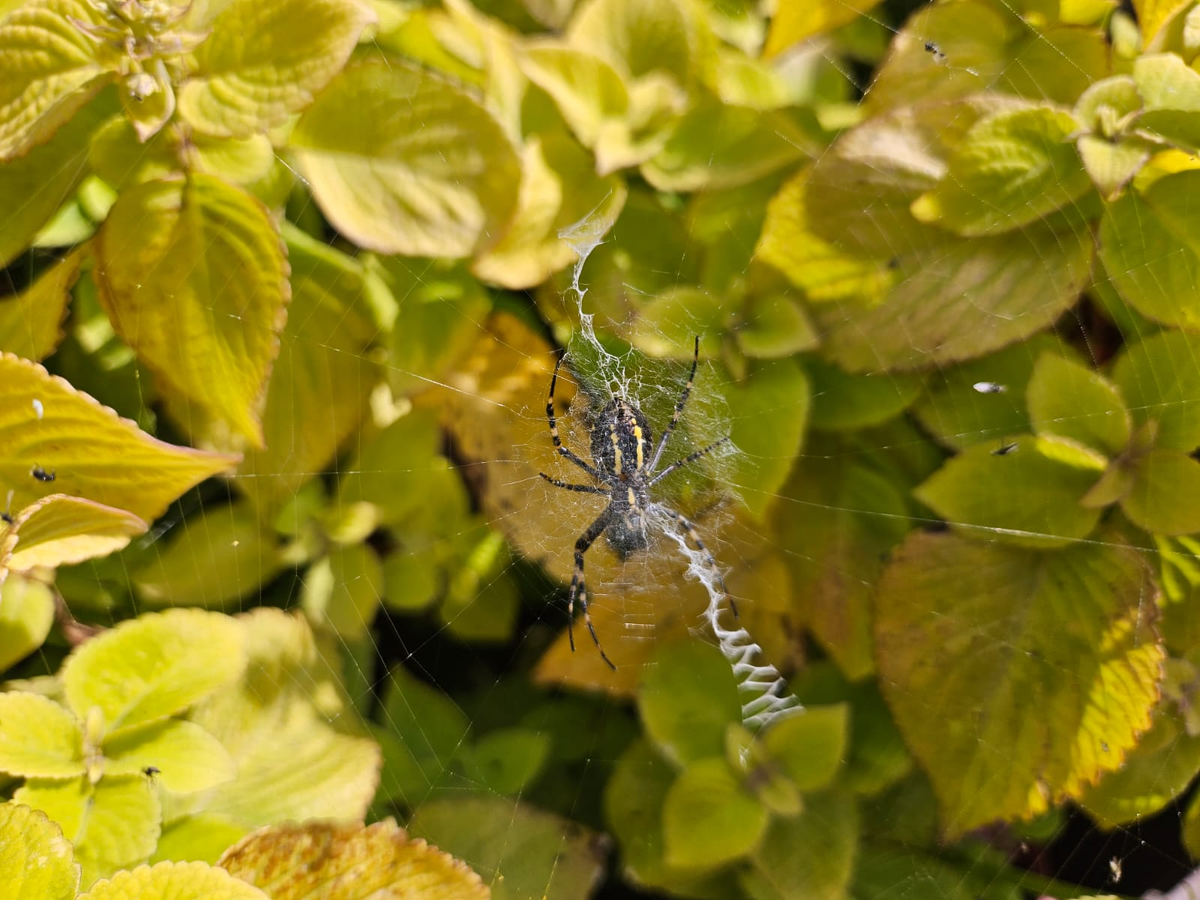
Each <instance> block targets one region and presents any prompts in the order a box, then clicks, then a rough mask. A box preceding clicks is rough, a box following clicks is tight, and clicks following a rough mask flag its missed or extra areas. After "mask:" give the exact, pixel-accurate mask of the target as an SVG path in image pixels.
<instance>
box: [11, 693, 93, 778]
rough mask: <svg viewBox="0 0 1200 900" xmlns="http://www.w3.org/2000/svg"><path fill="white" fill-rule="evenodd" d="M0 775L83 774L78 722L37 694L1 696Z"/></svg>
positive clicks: (59, 776)
mask: <svg viewBox="0 0 1200 900" xmlns="http://www.w3.org/2000/svg"><path fill="white" fill-rule="evenodd" d="M0 772H7V773H8V774H9V775H20V776H24V777H26V778H76V777H78V776H80V775H82V774H83V773H84V762H83V732H82V731H81V730H80V727H79V722H78V720H77V719H76V718H75V716H73V715H71V713H70V712H69V711H68V710H66V709H63V708H62V707H61V706H59V705H58V704H57V703H55V702H54V701H53V700H51V699H49V698H48V697H43V696H41V695H39V694H27V693H23V692H21V691H9V692H7V693H3V694H0Z"/></svg>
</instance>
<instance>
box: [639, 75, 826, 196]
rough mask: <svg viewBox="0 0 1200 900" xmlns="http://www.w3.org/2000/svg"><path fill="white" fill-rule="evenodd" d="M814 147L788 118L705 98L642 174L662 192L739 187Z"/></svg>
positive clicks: (691, 109)
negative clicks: (807, 148)
mask: <svg viewBox="0 0 1200 900" xmlns="http://www.w3.org/2000/svg"><path fill="white" fill-rule="evenodd" d="M815 144H816V141H815V140H814V139H813V138H811V137H809V136H808V135H806V134H805V133H804V132H803V131H801V129H800V127H799V126H798V125H797V124H796V121H795V119H794V118H793V117H792V116H791V115H790V114H789V113H787V112H770V111H768V112H764V111H761V110H757V109H748V108H746V107H739V106H730V105H728V104H725V103H722V102H721V101H720V100H718V99H717V98H716V97H713V96H709V95H707V94H702V95H701V96H700V97H699V98H698V99H696V100H693V101H691V102H690V103H689V105H688V109H687V112H685V113H684V114H683V115H682V116H681V117H680V119H679V123H678V124H677V125H676V127H675V128H674V129H673V130H672V131H671V135H670V137H668V138H667V140H666V143H665V144H664V145H663V147H662V149H661V150H659V151H658V152H657V153H656V154H654V156H652V157H651V158H650V159H648V160H646V162H644V163H642V167H641V172H642V175H643V176H644V177H645V179H646V180H647V181H648V182H650V184H652V185H653V186H654V187H655V188H657V189H658V190H660V191H700V190H717V189H721V188H729V187H736V186H738V185H743V184H747V183H749V182H751V181H754V180H755V179H757V178H761V177H762V176H764V175H768V174H770V173H771V172H774V171H776V170H777V169H781V168H783V167H784V166H787V165H790V164H791V163H794V162H796V161H797V160H799V159H800V158H801V157H802V156H803V155H804V151H805V148H806V147H813V146H814V145H815Z"/></svg>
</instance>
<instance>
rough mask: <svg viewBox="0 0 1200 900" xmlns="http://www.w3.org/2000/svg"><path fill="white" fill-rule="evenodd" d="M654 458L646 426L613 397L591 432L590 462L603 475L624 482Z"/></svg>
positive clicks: (629, 407)
mask: <svg viewBox="0 0 1200 900" xmlns="http://www.w3.org/2000/svg"><path fill="white" fill-rule="evenodd" d="M653 455H654V442H653V438H652V435H651V433H650V423H649V422H648V421H647V420H646V417H645V415H643V414H642V411H641V410H640V409H638V408H637V407H636V406H634V405H633V404H632V403H630V402H629V401H627V400H622V399H620V398H616V397H614V398H613V399H612V400H610V401H609V402H608V403H607V404H605V407H604V409H603V410H602V411H601V412H600V415H599V417H598V418H597V421H596V426H595V427H594V428H593V429H592V459H593V460H595V462H596V467H597V468H598V469H599V470H600V471H601V472H602V473H603V474H604V475H606V476H610V477H612V478H614V479H617V480H620V481H628V480H630V479H631V478H634V477H635V476H639V475H641V474H642V473H643V472H644V471H645V469H646V466H647V465H649V463H650V459H651V457H652V456H653Z"/></svg>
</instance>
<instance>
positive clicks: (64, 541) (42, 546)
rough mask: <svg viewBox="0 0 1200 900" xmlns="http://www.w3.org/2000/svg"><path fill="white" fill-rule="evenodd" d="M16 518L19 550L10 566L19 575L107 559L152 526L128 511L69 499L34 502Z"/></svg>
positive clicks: (59, 496) (57, 496) (52, 497)
mask: <svg viewBox="0 0 1200 900" xmlns="http://www.w3.org/2000/svg"><path fill="white" fill-rule="evenodd" d="M13 519H14V521H13V526H12V530H13V533H14V534H15V535H16V546H15V547H14V549H13V551H12V556H11V557H10V558H9V560H8V562H7V564H6V565H7V568H9V569H11V570H14V571H17V572H22V571H27V570H29V569H32V568H35V567H37V566H47V567H54V566H62V565H70V564H71V563H78V562H83V561H84V560H85V559H94V558H96V557H99V556H107V555H108V554H110V553H113V552H115V551H117V550H122V549H124V548H125V546H126V545H127V544H128V543H129V541H130V539H132V538H134V537H137V536H138V535H139V534H145V532H146V529H147V528H149V527H150V526H149V524H148V523H147V522H146V521H145V520H143V519H141V518H139V517H138V516H135V515H134V514H133V513H131V512H127V511H126V510H123V509H115V508H113V507H111V506H104V505H103V504H100V503H96V502H95V501H93V500H84V499H83V498H82V497H71V496H69V495H67V494H51V495H50V496H49V497H43V498H42V499H41V500H35V501H34V502H33V503H31V504H29V505H28V506H26V507H25V508H24V509H22V510H21V511H20V512H19V513H18V514H17V515H15V516H14V517H13Z"/></svg>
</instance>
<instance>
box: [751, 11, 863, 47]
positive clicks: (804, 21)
mask: <svg viewBox="0 0 1200 900" xmlns="http://www.w3.org/2000/svg"><path fill="white" fill-rule="evenodd" d="M879 3H880V0H810V2H808V3H785V4H783V5H781V6H780V7H779V10H778V12H777V13H776V14H775V15H774V16H772V17H771V29H770V31H769V32H767V44H766V47H764V48H763V54H764V55H765V56H775V55H776V54H778V53H782V52H783V51H784V50H786V49H787V48H788V47H791V46H792V45H793V44H798V43H799V42H800V41H803V40H805V39H806V38H810V37H813V36H814V35H818V34H826V33H828V32H830V31H833V30H834V29H836V28H840V27H841V26H843V25H847V24H849V23H850V22H852V21H854V20H855V19H856V18H857V17H858V16H860V15H862V14H863V13H865V12H867V11H868V10H870V9H871V8H872V7H875V6H878V5H879Z"/></svg>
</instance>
